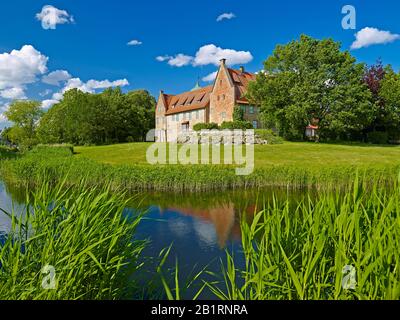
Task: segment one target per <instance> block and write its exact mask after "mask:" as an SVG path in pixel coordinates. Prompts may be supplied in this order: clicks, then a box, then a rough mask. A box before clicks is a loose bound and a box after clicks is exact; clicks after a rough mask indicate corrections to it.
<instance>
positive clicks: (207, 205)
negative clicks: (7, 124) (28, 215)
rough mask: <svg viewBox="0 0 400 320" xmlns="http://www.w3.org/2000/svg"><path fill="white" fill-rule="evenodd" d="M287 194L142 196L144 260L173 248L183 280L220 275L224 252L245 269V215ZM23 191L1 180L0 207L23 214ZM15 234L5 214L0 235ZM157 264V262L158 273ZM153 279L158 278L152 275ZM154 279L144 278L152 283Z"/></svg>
mask: <svg viewBox="0 0 400 320" xmlns="http://www.w3.org/2000/svg"><path fill="white" fill-rule="evenodd" d="M287 193H288V191H287V190H282V189H273V190H271V189H264V190H250V191H232V192H221V193H215V192H214V193H200V194H166V193H147V194H142V195H140V197H139V198H140V199H143V197H144V201H143V203H142V204H141V207H140V208H138V207H137V203H136V202H132V205H130V207H131V208H127V209H126V211H127V213H130V212H134V211H136V210H138V209H139V210H146V211H147V214H146V215H145V218H144V219H143V221H142V222H141V224H140V225H139V227H138V230H137V234H136V235H135V237H136V238H138V239H150V240H151V241H150V243H149V245H148V246H147V247H146V249H145V251H144V256H145V257H158V255H159V253H160V251H161V250H162V249H164V248H166V247H169V246H170V245H171V244H173V246H172V249H171V253H170V256H169V259H168V260H167V264H166V266H165V267H166V269H168V268H172V267H174V266H175V262H176V258H177V259H178V262H179V269H180V276H181V280H182V281H184V280H185V279H186V278H187V277H190V274H191V273H196V272H198V271H200V270H201V269H202V268H203V267H205V266H207V270H209V271H212V272H218V271H220V268H221V259H222V261H223V260H225V250H229V251H230V252H233V253H234V255H235V263H236V265H237V266H238V267H240V266H243V264H244V257H243V254H242V251H241V233H240V216H241V215H245V216H246V219H247V220H248V221H251V219H252V217H253V216H254V212H256V211H257V210H258V209H261V208H262V204H263V203H264V202H265V201H269V200H271V199H272V195H273V194H274V195H275V196H276V197H284V198H286V197H287V196H288V194H287ZM24 194H25V193H24V191H23V190H19V189H15V188H12V187H11V186H7V185H5V184H4V183H2V182H1V181H0V208H2V209H4V210H6V211H8V212H10V211H11V209H13V208H14V210H15V211H16V212H23V208H24V206H23V205H22V203H23V202H24V199H25V198H24ZM289 196H290V199H293V200H296V199H297V198H299V197H301V196H303V194H302V193H301V192H291V193H290V195H289ZM9 229H10V221H9V218H8V217H7V216H6V215H4V214H2V213H1V212H0V234H1V233H3V234H4V233H7V231H8V230H9ZM156 264H157V261H154V266H153V267H154V268H148V269H149V270H153V271H154V270H155V266H156ZM153 276H154V274H153ZM149 277H151V274H150V275H147V276H143V281H144V282H145V281H147V280H148V279H149Z"/></svg>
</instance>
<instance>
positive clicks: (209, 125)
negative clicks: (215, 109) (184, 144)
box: [193, 122, 219, 131]
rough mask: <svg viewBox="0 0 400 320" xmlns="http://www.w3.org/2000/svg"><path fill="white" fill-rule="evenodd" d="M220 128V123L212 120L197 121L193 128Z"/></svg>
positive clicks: (199, 129) (198, 129)
mask: <svg viewBox="0 0 400 320" xmlns="http://www.w3.org/2000/svg"><path fill="white" fill-rule="evenodd" d="M216 129H219V126H218V124H216V123H214V122H210V123H196V124H195V125H194V126H193V130H194V131H201V130H216Z"/></svg>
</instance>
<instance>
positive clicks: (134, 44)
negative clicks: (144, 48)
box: [127, 40, 143, 46]
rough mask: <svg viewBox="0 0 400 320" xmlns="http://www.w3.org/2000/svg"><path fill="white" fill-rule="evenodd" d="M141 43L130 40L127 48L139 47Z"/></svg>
mask: <svg viewBox="0 0 400 320" xmlns="http://www.w3.org/2000/svg"><path fill="white" fill-rule="evenodd" d="M141 44H143V42H141V41H139V40H131V41H129V42H128V43H127V45H128V46H140V45H141Z"/></svg>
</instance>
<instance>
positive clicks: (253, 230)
mask: <svg viewBox="0 0 400 320" xmlns="http://www.w3.org/2000/svg"><path fill="white" fill-rule="evenodd" d="M399 195H400V193H399V185H398V184H396V185H395V186H394V188H393V189H391V188H386V187H382V186H381V185H380V184H379V183H378V182H375V183H374V184H373V185H372V186H371V185H370V182H368V181H362V182H361V183H359V181H358V180H357V179H355V183H354V187H353V188H352V189H348V190H347V192H346V193H344V194H343V195H341V194H338V193H323V194H322V195H321V196H320V197H319V198H318V199H316V200H313V199H311V198H310V197H305V198H304V199H303V200H301V201H300V202H299V203H297V204H295V205H294V206H291V204H290V199H287V200H285V201H279V200H277V199H273V201H271V202H268V203H264V204H263V207H264V209H263V210H262V211H261V212H259V213H257V214H255V217H254V220H253V221H252V222H250V223H249V222H247V221H246V220H245V219H242V222H241V230H242V245H243V250H244V255H245V260H246V264H245V267H238V266H237V265H236V264H235V262H234V261H235V260H234V257H233V255H232V254H230V253H229V252H227V258H226V263H224V265H223V266H222V276H220V277H219V278H222V279H223V280H222V281H219V282H216V281H213V282H207V286H208V288H209V289H210V290H211V292H212V293H213V294H214V295H215V297H216V298H219V299H222V300H399V299H400V270H399V266H400V254H399V252H400V250H399V249H400V247H399V244H400V228H399V227H398V226H399V225H400V196H399ZM345 266H352V267H354V270H355V273H356V274H355V281H356V283H355V288H354V289H349V290H346V289H344V288H343V286H342V283H343V281H344V277H345V276H346V273H343V269H344V267H345Z"/></svg>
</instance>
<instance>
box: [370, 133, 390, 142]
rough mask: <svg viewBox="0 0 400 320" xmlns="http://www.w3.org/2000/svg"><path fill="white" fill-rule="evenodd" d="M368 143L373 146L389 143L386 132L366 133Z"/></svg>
mask: <svg viewBox="0 0 400 320" xmlns="http://www.w3.org/2000/svg"><path fill="white" fill-rule="evenodd" d="M367 139H368V142H370V143H373V144H387V143H389V135H388V133H387V132H382V131H372V132H369V133H368V136H367Z"/></svg>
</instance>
